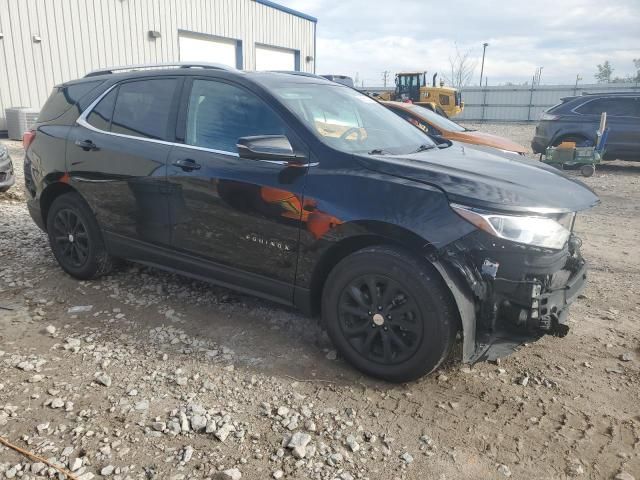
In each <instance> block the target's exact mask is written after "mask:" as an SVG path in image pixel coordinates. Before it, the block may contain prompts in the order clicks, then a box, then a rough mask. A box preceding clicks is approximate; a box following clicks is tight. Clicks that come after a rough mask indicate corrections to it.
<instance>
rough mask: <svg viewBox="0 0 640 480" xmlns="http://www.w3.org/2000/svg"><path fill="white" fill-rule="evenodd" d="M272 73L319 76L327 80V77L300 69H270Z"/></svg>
mask: <svg viewBox="0 0 640 480" xmlns="http://www.w3.org/2000/svg"><path fill="white" fill-rule="evenodd" d="M269 72H271V73H284V74H287V75H297V76H299V77H309V78H317V79H319V80H326V78H324V77H322V76H320V75H316V74H315V73H309V72H300V71H298V70H269Z"/></svg>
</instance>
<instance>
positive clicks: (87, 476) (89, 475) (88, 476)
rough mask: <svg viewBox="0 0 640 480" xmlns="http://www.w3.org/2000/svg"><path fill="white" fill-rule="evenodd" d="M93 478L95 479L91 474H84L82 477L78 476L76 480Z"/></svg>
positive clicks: (90, 479)
mask: <svg viewBox="0 0 640 480" xmlns="http://www.w3.org/2000/svg"><path fill="white" fill-rule="evenodd" d="M93 478H95V475H94V474H93V473H91V472H86V473H83V474H82V475H80V476H79V477H78V480H92V479H93Z"/></svg>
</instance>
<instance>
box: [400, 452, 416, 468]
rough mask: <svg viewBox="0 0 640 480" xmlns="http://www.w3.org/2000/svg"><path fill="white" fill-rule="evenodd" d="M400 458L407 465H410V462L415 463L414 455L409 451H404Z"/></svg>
mask: <svg viewBox="0 0 640 480" xmlns="http://www.w3.org/2000/svg"><path fill="white" fill-rule="evenodd" d="M400 458H401V459H402V461H404V463H406V464H407V465H409V464H410V463H413V456H412V455H411V454H410V453H409V452H404V453H403V454H402V455H400Z"/></svg>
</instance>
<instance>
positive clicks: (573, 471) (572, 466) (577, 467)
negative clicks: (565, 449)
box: [565, 460, 584, 477]
mask: <svg viewBox="0 0 640 480" xmlns="http://www.w3.org/2000/svg"><path fill="white" fill-rule="evenodd" d="M565 473H566V474H567V475H569V476H570V477H577V476H580V475H582V474H583V473H584V467H583V466H582V463H581V462H580V461H579V460H570V461H569V462H568V464H567V468H565Z"/></svg>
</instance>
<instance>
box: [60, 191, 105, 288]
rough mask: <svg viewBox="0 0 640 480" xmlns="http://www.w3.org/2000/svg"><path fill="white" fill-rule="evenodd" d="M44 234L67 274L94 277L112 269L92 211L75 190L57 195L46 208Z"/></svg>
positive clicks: (86, 277)
mask: <svg viewBox="0 0 640 480" xmlns="http://www.w3.org/2000/svg"><path fill="white" fill-rule="evenodd" d="M47 233H48V234H49V245H50V246H51V250H52V251H53V255H54V256H55V257H56V260H57V261H58V263H59V264H60V266H61V267H62V269H63V270H64V271H65V272H67V273H68V274H69V275H72V276H74V277H76V278H79V279H82V280H89V279H93V278H97V277H99V276H101V275H104V274H106V273H109V272H110V271H111V269H112V268H113V258H112V257H111V256H110V255H109V253H108V252H107V250H106V248H105V246H104V241H103V239H102V231H101V230H100V227H99V226H98V222H97V220H96V217H95V215H94V214H93V211H92V210H91V208H90V207H89V205H87V202H85V200H84V198H82V196H80V194H78V193H76V192H69V193H65V194H63V195H60V196H59V197H57V198H56V199H55V200H54V201H53V203H52V204H51V206H50V207H49V210H48V211H47Z"/></svg>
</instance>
